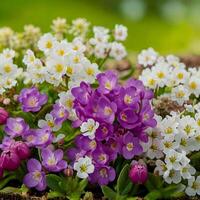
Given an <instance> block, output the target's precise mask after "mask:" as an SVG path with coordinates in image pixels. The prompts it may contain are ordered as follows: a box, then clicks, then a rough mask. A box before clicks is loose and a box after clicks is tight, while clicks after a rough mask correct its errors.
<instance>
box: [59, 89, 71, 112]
mask: <svg viewBox="0 0 200 200" xmlns="http://www.w3.org/2000/svg"><path fill="white" fill-rule="evenodd" d="M58 96H59V100H58V102H59V103H60V104H61V105H63V106H64V107H65V108H66V109H67V110H71V109H72V108H73V105H74V103H73V101H74V96H73V95H72V93H71V92H70V91H67V92H61V93H59V94H58Z"/></svg>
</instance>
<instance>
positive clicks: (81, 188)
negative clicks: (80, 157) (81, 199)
mask: <svg viewBox="0 0 200 200" xmlns="http://www.w3.org/2000/svg"><path fill="white" fill-rule="evenodd" d="M87 184H88V181H87V179H83V180H81V181H80V182H79V184H78V189H79V191H80V192H83V191H84V189H85V187H86V186H87Z"/></svg>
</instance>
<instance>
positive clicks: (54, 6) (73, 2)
mask: <svg viewBox="0 0 200 200" xmlns="http://www.w3.org/2000/svg"><path fill="white" fill-rule="evenodd" d="M0 1H1V2H0V26H11V27H12V28H14V29H15V30H17V31H20V30H22V29H23V25H24V24H30V23H32V24H34V25H37V26H40V27H41V28H42V30H43V31H44V32H45V31H48V30H49V26H50V24H51V21H52V19H54V18H56V17H58V16H59V17H65V18H67V19H68V20H69V21H70V20H72V19H74V18H77V17H84V18H87V19H88V20H89V21H91V23H92V24H96V25H103V26H107V27H109V28H112V27H113V26H114V24H116V23H122V24H124V25H126V26H127V27H128V28H129V37H128V40H127V42H126V46H127V48H128V49H129V50H131V51H134V52H138V51H140V50H141V49H143V48H147V47H149V46H152V47H154V48H155V49H156V50H158V51H160V52H161V53H185V52H195V53H196V52H198V51H199V50H198V46H199V45H196V43H197V42H198V43H199V39H198V35H199V33H200V30H199V29H198V28H196V27H195V26H194V25H191V24H189V23H188V22H184V23H181V24H178V25H174V24H169V23H167V22H165V21H163V20H162V19H160V18H158V16H155V15H153V14H152V15H149V16H147V17H145V18H144V19H143V20H141V21H140V22H133V21H130V20H128V19H124V18H123V17H122V16H120V14H119V12H117V11H116V10H114V9H112V8H110V7H109V6H107V5H106V4H103V2H104V3H105V2H106V1H105V0H104V1H102V0H0ZM109 1H110V0H107V2H108V5H109Z"/></svg>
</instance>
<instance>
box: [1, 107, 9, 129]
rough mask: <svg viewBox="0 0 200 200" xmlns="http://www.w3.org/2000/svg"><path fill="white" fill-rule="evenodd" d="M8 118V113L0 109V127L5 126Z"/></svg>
mask: <svg viewBox="0 0 200 200" xmlns="http://www.w3.org/2000/svg"><path fill="white" fill-rule="evenodd" d="M8 117H9V114H8V112H7V111H6V110H5V109H3V108H0V125H2V124H5V123H6V121H7V118H8Z"/></svg>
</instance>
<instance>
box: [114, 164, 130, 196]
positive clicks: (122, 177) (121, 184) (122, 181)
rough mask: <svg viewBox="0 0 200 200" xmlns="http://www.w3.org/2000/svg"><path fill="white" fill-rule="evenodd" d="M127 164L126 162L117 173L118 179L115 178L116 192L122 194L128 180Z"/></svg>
mask: <svg viewBox="0 0 200 200" xmlns="http://www.w3.org/2000/svg"><path fill="white" fill-rule="evenodd" d="M129 169H130V167H129V165H128V164H126V165H125V166H124V167H123V169H122V171H121V173H120V174H119V177H118V180H117V193H118V194H122V193H123V191H124V189H125V188H126V186H127V185H128V183H129V182H130V180H129V177H128V173H129Z"/></svg>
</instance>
